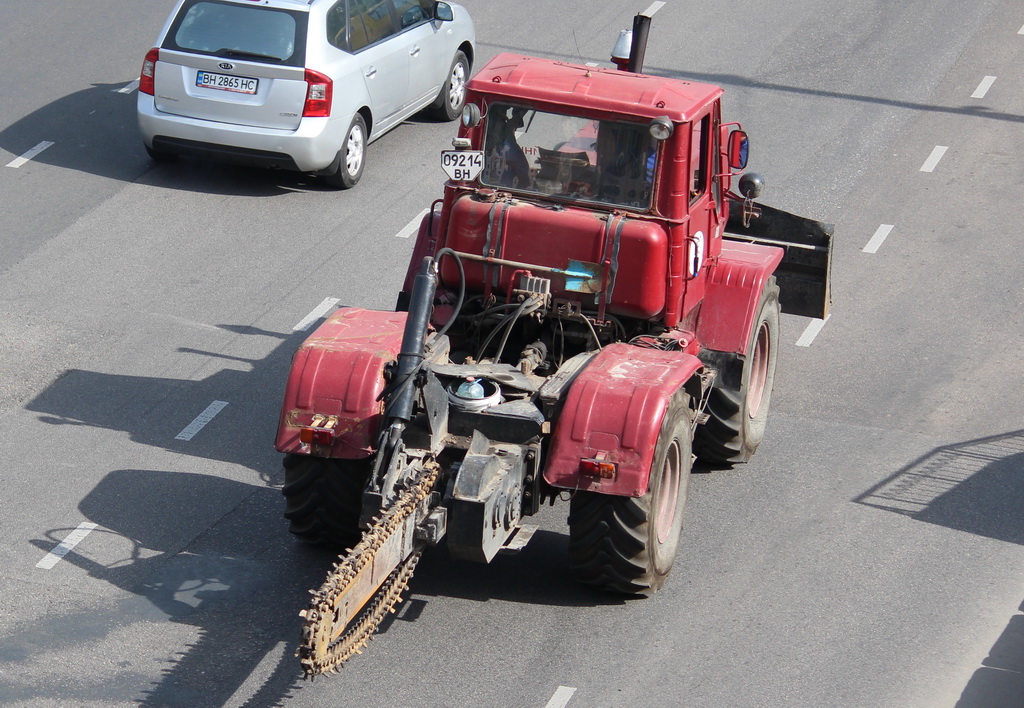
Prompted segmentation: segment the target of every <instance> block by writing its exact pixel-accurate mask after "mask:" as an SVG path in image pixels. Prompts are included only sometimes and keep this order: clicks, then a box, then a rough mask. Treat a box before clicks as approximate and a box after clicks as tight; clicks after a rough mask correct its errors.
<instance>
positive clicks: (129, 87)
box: [117, 79, 139, 93]
mask: <svg viewBox="0 0 1024 708" xmlns="http://www.w3.org/2000/svg"><path fill="white" fill-rule="evenodd" d="M138 87H139V80H138V79H135V81H133V82H131V83H130V84H125V85H124V86H122V87H121V88H119V89H117V93H131V92H132V91H134V90H135V89H137V88H138Z"/></svg>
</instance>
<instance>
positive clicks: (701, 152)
mask: <svg viewBox="0 0 1024 708" xmlns="http://www.w3.org/2000/svg"><path fill="white" fill-rule="evenodd" d="M715 118H716V114H715V112H714V110H713V109H712V108H709V110H708V112H707V113H705V114H704V115H703V116H700V117H698V118H695V119H694V121H693V122H692V123H690V124H689V127H690V146H689V160H688V162H687V165H688V167H689V200H690V204H689V214H690V218H689V220H688V222H687V223H688V229H687V234H686V246H687V251H686V265H687V272H686V273H685V277H686V278H687V288H686V290H687V296H688V297H687V299H688V300H689V301H690V302H698V301H700V300H701V299H703V297H704V278H698V277H697V275H698V274H699V273H700V272H701V271H702V270H704V269H705V268H707V265H708V259H709V257H710V256H712V255H715V254H713V253H712V252H711V249H712V248H713V244H715V243H717V242H718V238H717V236H719V235H720V228H721V225H720V221H721V219H720V214H719V211H718V204H719V203H720V202H721V201H722V199H723V196H724V195H722V194H721V189H720V187H719V186H718V180H715V179H714V165H715V162H714V159H713V157H714V154H715V149H714V146H715V142H714V140H715V132H716V131H715V130H714V127H715V123H716V122H717V121H716V120H715ZM712 184H714V185H715V187H714V188H713V187H712Z"/></svg>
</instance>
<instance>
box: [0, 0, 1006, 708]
mask: <svg viewBox="0 0 1024 708" xmlns="http://www.w3.org/2000/svg"><path fill="white" fill-rule="evenodd" d="M172 4H173V3H172V2H169V1H167V0H160V1H155V0H154V1H151V2H147V3H140V2H128V1H127V0H94V2H91V3H88V7H86V6H83V5H81V4H79V3H71V2H67V1H64V2H51V3H39V2H33V1H30V0H7V2H4V3H0V28H2V29H0V40H2V41H0V61H2V63H3V71H2V72H0V95H2V96H3V99H2V100H0V165H6V166H5V167H0V450H2V453H3V454H2V459H3V460H4V461H5V462H4V474H3V480H4V482H3V492H2V494H0V500H2V501H0V511H2V513H0V534H2V538H3V542H2V543H0V597H2V598H3V601H2V602H0V638H2V640H0V704H3V705H5V706H11V707H17V708H29V707H32V708H36V707H50V706H68V707H72V706H74V707H78V706H82V707H87V708H101V707H102V708H106V707H108V706H137V705H142V706H216V707H220V706H224V707H225V708H236V707H237V706H248V707H250V708H262V707H264V706H273V705H287V706H296V707H301V706H368V707H370V706H382V707H383V706H387V707H390V706H410V707H417V708H418V707H431V708H432V707H441V706H455V707H462V706H482V707H488V708H489V707H494V708H504V707H517V708H520V707H521V708H533V707H536V708H561V707H563V706H568V707H569V708H584V707H588V708H589V707H591V706H617V707H619V706H621V707H623V708H631V707H634V706H659V707H660V706H671V707H674V706H687V707H695V708H718V707H722V708H760V707H791V706H798V707H808V708H811V707H819V706H841V707H847V706H849V707H857V708H860V707H864V708H872V707H885V708H890V707H893V708H897V707H907V708H946V707H948V708H953V707H956V708H1021V706H1024V614H1022V610H1024V605H1022V602H1024V582H1022V581H1024V572H1022V570H1024V518H1022V514H1021V509H1022V508H1024V395H1022V394H1024V391H1022V373H1024V366H1022V364H1021V351H1022V350H1024V314H1022V313H1024V277H1022V276H1021V273H1020V263H1022V262H1024V258H1022V255H1024V254H1022V246H1021V238H1020V236H1021V228H1020V211H1021V204H1024V168H1022V167H1021V164H1022V163H1021V159H1020V157H1021V145H1022V144H1024V73H1022V72H1021V69H1020V67H1021V66H1022V64H1024V10H1022V9H1021V8H1020V7H1019V5H1018V4H1016V3H1014V2H1011V0H989V1H987V2H976V3H963V2H960V0H932V2H922V1H917V2H903V3H887V2H882V1H881V0H853V1H852V2H848V3H844V4H842V5H837V4H835V3H831V2H826V1H825V0H784V1H783V2H773V3H768V2H750V3H713V4H708V3H705V4H703V6H697V5H698V4H697V3H683V2H670V3H669V4H668V5H666V6H665V7H664V8H662V9H661V10H660V11H659V12H658V13H657V15H656V16H655V21H654V25H653V27H652V31H651V40H650V46H649V47H648V51H647V64H646V70H647V71H649V72H650V73H658V74H668V75H673V76H680V77H690V78H693V79H695V80H700V81H709V82H714V83H719V84H721V85H723V86H724V87H725V89H726V91H727V94H726V98H725V99H724V101H725V114H726V117H727V118H728V119H730V120H738V121H741V122H742V123H743V125H744V128H745V129H746V130H747V131H748V132H749V133H750V136H751V141H752V162H751V166H750V167H751V169H754V170H757V171H759V172H761V173H763V174H764V175H765V177H766V181H767V183H768V189H767V191H766V193H765V195H764V197H763V200H764V201H766V202H767V203H769V204H772V205H774V206H778V207H780V208H783V209H786V210H788V211H793V212H796V213H799V214H803V215H806V216H810V217H813V218H817V219H821V220H823V221H828V222H832V223H835V224H836V231H837V239H836V251H835V256H834V264H833V276H834V279H835V283H834V290H835V306H834V310H833V314H832V316H831V318H830V319H829V320H828V321H827V322H825V323H824V325H823V326H811V328H810V329H808V324H809V321H808V320H802V319H798V318H791V317H788V316H787V317H784V319H783V331H782V337H783V342H784V345H785V346H784V350H783V352H782V354H781V360H780V365H779V372H778V375H777V377H776V388H775V395H774V398H773V400H772V415H771V420H770V422H769V429H768V435H767V438H766V441H765V443H764V444H763V446H762V447H761V449H760V450H759V451H758V454H757V455H756V456H755V458H754V459H753V460H752V461H751V462H750V463H749V464H747V465H745V466H742V467H738V468H736V469H732V470H725V471H715V472H706V471H700V473H698V474H697V475H695V477H694V482H693V487H692V496H691V499H690V503H689V506H688V510H687V527H686V530H685V543H684V547H683V550H682V551H681V556H680V558H679V561H678V563H677V566H676V570H675V571H674V574H673V576H672V578H671V579H670V581H669V583H668V584H667V586H666V587H665V589H664V590H663V591H662V592H661V593H659V594H658V595H656V596H654V597H653V598H650V599H648V600H642V601H632V602H621V601H618V600H616V599H609V598H607V597H604V596H601V595H597V594H595V593H593V592H590V591H588V590H585V589H581V588H580V587H578V586H576V585H575V584H574V583H573V581H572V579H571V577H570V574H569V571H568V569H567V567H566V541H567V536H566V529H565V524H564V520H565V513H566V511H567V507H565V506H556V507H554V508H551V509H546V510H545V512H544V513H543V514H541V515H540V517H539V519H540V521H541V522H542V525H543V529H542V531H541V532H540V533H539V534H538V536H537V537H536V538H535V539H534V541H533V542H532V543H531V545H530V546H528V547H527V548H526V549H525V550H524V551H523V552H522V553H521V554H519V555H517V556H511V557H500V558H499V559H498V560H497V561H496V562H494V563H493V564H491V565H489V566H474V565H468V564H464V563H460V562H456V561H453V560H451V559H450V558H449V557H448V555H447V554H446V553H445V551H444V550H443V549H435V550H433V551H431V552H429V553H428V555H427V556H425V558H424V560H423V561H422V562H421V563H420V566H419V569H418V570H417V573H416V576H415V578H414V580H413V583H412V588H411V589H412V592H411V595H410V599H409V600H408V601H407V602H406V603H405V604H404V605H403V606H402V607H401V610H400V611H399V612H398V614H397V615H396V616H395V617H394V619H393V621H390V622H389V623H388V624H387V625H386V626H385V627H384V631H382V632H381V633H380V634H379V635H378V637H377V638H376V639H375V640H374V642H372V643H371V645H370V647H369V649H368V650H367V651H366V652H365V653H364V654H363V655H362V656H359V657H357V658H356V659H355V660H353V661H352V662H351V663H350V664H349V665H348V666H347V667H346V668H345V669H344V671H343V674H342V675H340V676H333V677H329V678H325V679H323V680H317V681H316V682H314V683H309V682H303V681H302V680H301V678H300V672H299V670H298V664H297V660H295V659H294V658H293V656H292V654H293V652H294V649H295V645H296V639H297V634H298V619H297V617H296V615H297V612H298V611H299V609H300V608H301V607H303V605H304V602H305V598H306V597H307V594H306V591H307V590H308V589H309V588H311V587H315V586H317V585H319V583H320V580H321V579H322V577H323V575H324V573H325V571H326V569H327V567H328V566H329V564H330V562H331V558H330V557H329V556H327V555H325V554H323V553H321V552H318V551H315V550H311V549H308V548H305V547H302V546H300V545H299V544H297V543H295V542H294V541H293V540H292V539H291V537H290V536H289V534H288V533H287V531H286V526H285V524H284V522H283V520H282V519H281V511H282V508H283V501H282V499H281V496H280V492H279V488H280V483H281V481H282V474H281V471H280V459H279V455H278V454H277V453H276V452H275V451H274V450H273V433H274V429H275V426H276V419H277V414H278V407H279V405H280V397H281V394H282V390H283V385H284V380H285V376H286V374H287V370H288V362H289V359H290V357H291V354H292V352H293V351H294V350H295V349H296V347H297V346H298V345H299V343H300V342H301V341H302V339H303V337H304V336H305V334H306V332H303V331H298V330H296V329H295V327H296V325H297V324H299V323H300V322H302V321H303V320H304V319H305V318H306V317H307V315H309V314H310V313H312V312H315V310H316V308H317V307H318V306H319V305H320V304H321V303H323V302H324V301H325V299H327V298H331V299H332V300H335V299H336V300H337V301H338V303H340V304H343V305H358V306H362V307H371V308H384V309H387V308H390V307H391V306H392V305H393V303H394V298H395V293H396V292H397V290H398V288H399V285H400V281H401V279H402V277H403V275H404V270H405V263H406V261H407V259H408V256H409V253H410V251H411V247H412V242H411V239H408V238H401V237H396V234H401V233H402V232H403V229H404V227H405V226H406V225H407V224H409V223H410V221H412V220H413V219H414V218H415V217H416V216H417V215H418V214H419V213H420V212H421V211H422V210H423V209H424V208H426V207H427V206H429V204H430V203H431V201H432V200H433V199H435V198H437V197H438V196H439V195H440V192H441V184H442V181H443V179H444V177H443V174H442V172H441V169H440V167H439V164H438V153H439V151H440V150H442V149H445V148H446V147H448V145H449V141H450V139H451V137H452V136H453V135H454V128H453V126H451V125H442V124H436V123H431V122H429V121H420V120H414V121H410V122H409V123H408V124H406V125H403V126H401V127H399V128H398V129H397V130H395V131H393V132H392V133H390V134H388V135H387V136H386V137H384V138H383V139H381V140H380V141H378V142H377V143H375V144H373V145H372V146H371V148H370V153H369V164H368V167H367V171H366V173H365V175H364V178H363V181H362V182H361V183H360V185H359V186H358V187H357V188H356V189H355V190H352V191H350V192H346V193H337V192H334V191H332V190H330V189H328V188H326V187H325V186H324V185H322V184H320V183H319V182H317V181H316V180H312V179H306V178H303V177H301V176H297V175H286V174H279V173H271V172H260V171H253V170H244V169H239V168H232V167H225V166H216V165H208V164H202V163H195V162H189V161H182V162H180V163H177V164H160V165H156V164H154V163H152V162H150V160H149V159H148V158H147V156H146V154H145V152H144V151H143V149H142V145H141V143H140V141H139V139H138V136H137V134H136V132H135V123H134V120H135V119H134V106H135V94H134V93H133V87H132V85H131V84H132V82H133V81H134V80H135V79H136V78H137V74H138V69H139V67H140V65H141V61H142V57H143V55H144V54H145V52H146V50H147V49H148V48H149V47H150V46H151V42H152V41H153V39H154V38H155V35H156V32H157V30H158V29H159V27H160V26H161V24H162V22H163V20H164V18H165V16H166V14H167V12H168V11H169V10H170V8H171V6H172ZM467 4H468V6H469V8H470V10H471V11H472V12H473V15H474V18H475V20H476V23H477V28H478V38H479V42H480V45H479V50H480V55H481V56H480V57H479V62H478V63H480V62H482V61H485V60H486V59H487V58H489V57H490V56H492V55H493V54H495V53H497V52H500V51H517V52H520V51H521V52H524V53H529V54H538V55H542V56H550V57H558V58H564V59H569V60H574V61H579V60H582V61H597V62H602V63H603V62H607V59H608V54H609V51H610V48H611V46H612V44H613V42H614V40H615V37H616V36H617V33H618V30H619V29H621V28H625V27H628V26H630V23H631V17H632V15H633V14H635V13H636V12H639V11H642V10H643V9H645V7H646V6H647V4H648V3H646V2H644V3H640V4H638V5H636V6H632V5H630V4H629V3H625V4H624V3H618V2H610V1H608V0H601V1H600V2H594V3H591V4H588V5H583V4H580V3H574V2H568V1H567V0H547V1H546V2H540V1H539V0H525V1H524V2H520V3H515V4H514V5H509V4H507V3H504V4H499V3H483V2H473V0H467ZM986 77H994V78H992V79H988V78H986ZM44 143H52V144H51V145H48V146H46V147H45V148H44V149H42V150H41V151H39V152H35V153H34V154H32V153H33V150H34V149H35V148H38V147H39V146H41V145H42V144H44ZM28 155H31V158H30V159H27V160H19V159H18V158H20V157H22V156H28ZM820 324H821V323H818V325H820ZM217 402H219V403H217ZM224 404H226V405H224ZM211 405H212V406H213V408H210V406H211ZM204 412H207V416H206V417H207V418H208V422H207V424H206V425H205V426H204V427H202V429H200V430H198V431H196V430H195V429H194V428H193V429H191V430H192V432H194V435H192V436H191V437H189V435H188V434H183V433H187V432H188V431H189V430H190V424H191V423H192V422H193V420H195V419H196V418H197V417H199V416H201V415H202V414H203V413H204ZM214 412H216V415H213V417H212V418H211V417H210V415H212V414H213V413H214ZM185 438H187V439H185ZM74 540H78V544H77V545H76V546H75V547H74V548H73V549H72V550H71V551H70V552H68V553H67V554H66V555H64V556H63V557H62V558H60V559H57V558H54V557H53V556H52V555H48V554H49V553H50V552H51V551H52V550H53V549H54V548H55V547H56V546H57V544H59V543H61V542H62V541H74ZM47 558H49V559H50V560H51V561H53V562H52V564H51V562H48V561H47V560H46V559H47Z"/></svg>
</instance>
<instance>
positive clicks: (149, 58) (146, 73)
mask: <svg viewBox="0 0 1024 708" xmlns="http://www.w3.org/2000/svg"><path fill="white" fill-rule="evenodd" d="M159 58H160V50H159V49H157V48H156V47H154V48H153V49H150V50H149V51H148V52H146V58H145V59H144V60H143V61H142V73H141V74H139V93H148V94H149V95H150V96H152V95H153V93H154V91H155V88H154V86H153V82H154V78H155V76H156V61H157V59H159Z"/></svg>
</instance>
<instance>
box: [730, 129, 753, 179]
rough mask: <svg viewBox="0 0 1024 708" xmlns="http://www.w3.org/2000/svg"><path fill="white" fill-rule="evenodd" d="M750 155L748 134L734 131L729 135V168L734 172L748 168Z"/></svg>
mask: <svg viewBox="0 0 1024 708" xmlns="http://www.w3.org/2000/svg"><path fill="white" fill-rule="evenodd" d="M749 154H750V141H749V140H748V139H747V134H746V133H745V132H743V131H742V130H734V131H732V132H731V133H729V167H731V168H732V169H734V170H742V169H743V168H744V167H746V166H747V157H748V156H749Z"/></svg>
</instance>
